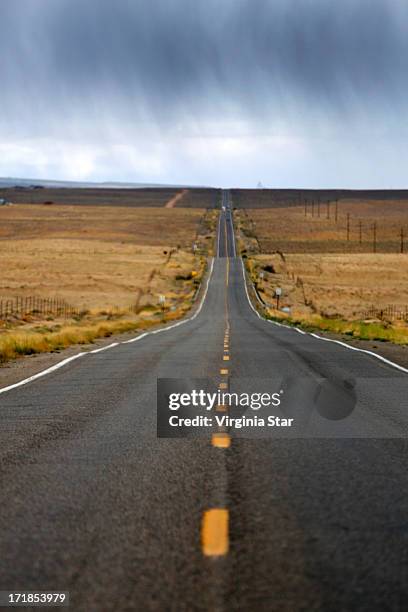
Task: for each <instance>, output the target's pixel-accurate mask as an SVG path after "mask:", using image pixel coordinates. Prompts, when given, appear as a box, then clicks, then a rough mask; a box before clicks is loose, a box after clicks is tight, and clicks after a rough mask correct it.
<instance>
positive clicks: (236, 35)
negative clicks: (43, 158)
mask: <svg viewBox="0 0 408 612" xmlns="http://www.w3.org/2000/svg"><path fill="white" fill-rule="evenodd" d="M220 5H221V6H220ZM0 22H1V23H2V36H1V37H0V58H1V59H0V82H1V84H2V97H1V99H0V109H1V110H2V112H1V113H0V114H1V118H0V128H1V131H2V133H3V135H4V136H7V137H11V136H12V135H13V134H15V135H18V136H21V135H22V134H25V135H30V136H32V137H33V138H38V136H39V134H42V135H44V134H45V135H48V136H49V137H53V136H54V137H56V135H57V134H61V133H65V137H66V138H68V139H72V140H74V141H78V138H79V134H80V133H85V132H86V134H87V135H88V138H95V139H96V140H97V141H99V142H101V141H104V140H105V141H107V142H108V141H110V140H111V139H112V138H113V137H116V136H115V135H117V134H118V133H120V138H121V141H123V138H124V136H123V135H124V134H125V133H128V134H129V135H130V134H132V137H134V135H135V133H136V134H137V133H138V131H140V133H144V132H145V130H147V129H149V130H151V129H153V130H154V129H157V130H158V131H159V132H160V134H163V133H164V132H166V131H174V130H176V131H177V129H179V130H181V131H182V132H183V131H184V132H189V133H192V134H195V133H199V134H200V136H201V137H203V136H206V135H207V136H213V135H214V134H213V132H214V131H215V132H216V133H217V135H220V134H221V133H223V134H224V135H225V132H226V133H227V135H228V131H229V129H231V130H232V132H234V130H238V131H239V132H240V133H241V134H242V131H244V132H245V133H246V134H247V135H248V133H250V134H252V135H253V137H255V135H256V134H257V133H261V134H265V133H268V131H270V130H272V131H273V132H274V133H276V131H278V132H279V134H280V135H282V131H283V132H284V133H287V130H288V129H290V126H292V131H293V129H295V130H296V131H297V134H298V136H299V137H300V136H302V137H303V135H304V134H305V133H310V131H311V130H312V131H313V130H316V129H317V130H318V132H319V134H318V136H319V137H320V136H321V132H323V133H330V134H333V133H336V132H338V131H339V122H340V123H342V126H343V127H342V130H346V131H347V129H349V130H350V134H349V136H350V138H353V137H354V136H355V127H356V125H359V126H360V128H361V130H362V136H363V135H364V134H365V131H370V132H371V133H372V130H374V131H379V133H380V135H381V137H384V134H387V133H390V134H391V133H395V132H396V131H397V130H398V129H400V127H401V125H402V124H403V123H404V122H405V120H406V115H407V113H406V111H407V100H408V97H407V94H408V77H407V75H408V36H407V34H408V7H407V5H406V2H405V0H401V1H400V0H342V2H334V1H333V2H332V1H329V0H223V1H222V2H220V1H219V0H218V1H216V0H205V1H204V0H197V1H192V0H172V1H170V0H18V1H15V0H3V1H2V2H1V3H0ZM229 125H231V126H232V127H228V126H229ZM147 126H149V128H147ZM223 126H224V127H223ZM285 126H286V127H285ZM288 126H289V127H288ZM364 130H365V131H364ZM112 134H113V136H112ZM232 135H233V134H232ZM293 136H294V134H293V133H292V137H293Z"/></svg>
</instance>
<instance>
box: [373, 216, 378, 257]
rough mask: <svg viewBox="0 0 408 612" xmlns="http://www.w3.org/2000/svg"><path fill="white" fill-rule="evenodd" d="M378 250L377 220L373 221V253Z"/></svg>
mask: <svg viewBox="0 0 408 612" xmlns="http://www.w3.org/2000/svg"><path fill="white" fill-rule="evenodd" d="M376 252H377V221H374V223H373V253H376Z"/></svg>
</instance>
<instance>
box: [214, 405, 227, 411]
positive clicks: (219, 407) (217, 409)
mask: <svg viewBox="0 0 408 612" xmlns="http://www.w3.org/2000/svg"><path fill="white" fill-rule="evenodd" d="M216 411H217V412H227V411H228V406H227V404H218V406H217V407H216Z"/></svg>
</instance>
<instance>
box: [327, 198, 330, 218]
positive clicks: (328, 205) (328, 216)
mask: <svg viewBox="0 0 408 612" xmlns="http://www.w3.org/2000/svg"><path fill="white" fill-rule="evenodd" d="M327 218H328V219H330V200H327Z"/></svg>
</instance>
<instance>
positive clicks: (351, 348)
mask: <svg viewBox="0 0 408 612" xmlns="http://www.w3.org/2000/svg"><path fill="white" fill-rule="evenodd" d="M241 264H242V275H243V277H244V285H245V292H246V296H247V299H248V302H249V305H250V307H251V308H252V310H253V311H254V312H255V314H257V315H258V317H259V318H260V319H262V320H263V321H265V322H266V323H272V325H277V326H278V327H285V328H286V329H293V330H295V331H297V332H299V334H303V335H304V336H312V337H313V338H316V339H317V340H323V342H332V343H333V344H339V345H340V346H343V347H344V348H347V349H349V350H350V351H357V352H358V353H364V354H366V355H370V356H371V357H375V358H376V359H379V360H380V361H382V362H383V363H386V364H387V365H389V366H391V367H392V368H396V369H397V370H400V371H401V372H405V373H406V374H408V369H407V368H404V367H403V366H400V365H398V363H395V362H394V361H390V360H389V359H386V358H385V357H383V356H382V355H378V353H374V352H373V351H367V350H366V349H360V348H357V347H356V346H350V345H349V344H346V343H345V342H341V340H333V339H332V338H324V337H323V336H318V335H317V334H314V333H311V332H305V331H304V330H303V329H300V328H299V327H292V326H290V325H284V324H283V323H278V321H270V320H268V319H265V318H264V317H262V316H261V315H260V314H259V312H258V311H257V310H256V309H255V307H254V306H253V304H252V302H251V300H250V298H249V294H248V288H247V282H246V278H245V268H244V261H243V259H242V257H241Z"/></svg>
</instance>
